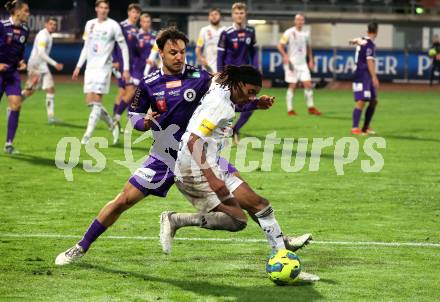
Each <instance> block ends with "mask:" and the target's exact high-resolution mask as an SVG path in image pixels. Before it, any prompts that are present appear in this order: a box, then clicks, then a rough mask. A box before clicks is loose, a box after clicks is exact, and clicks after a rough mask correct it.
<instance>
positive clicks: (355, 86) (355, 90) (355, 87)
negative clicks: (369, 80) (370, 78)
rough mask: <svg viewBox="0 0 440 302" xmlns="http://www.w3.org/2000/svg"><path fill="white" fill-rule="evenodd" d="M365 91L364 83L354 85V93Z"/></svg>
mask: <svg viewBox="0 0 440 302" xmlns="http://www.w3.org/2000/svg"><path fill="white" fill-rule="evenodd" d="M363 89H364V85H362V83H353V91H354V92H359V91H362V90H363Z"/></svg>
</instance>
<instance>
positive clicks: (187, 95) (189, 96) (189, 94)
mask: <svg viewBox="0 0 440 302" xmlns="http://www.w3.org/2000/svg"><path fill="white" fill-rule="evenodd" d="M183 98H184V99H185V101H187V102H192V101H194V100H195V99H196V91H195V90H194V89H187V90H185V92H184V93H183Z"/></svg>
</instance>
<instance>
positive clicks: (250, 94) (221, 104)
mask: <svg viewBox="0 0 440 302" xmlns="http://www.w3.org/2000/svg"><path fill="white" fill-rule="evenodd" d="M261 86H262V76H261V74H260V72H259V71H258V70H257V69H256V68H255V67H253V66H250V65H241V66H233V65H228V66H226V67H225V69H224V71H223V72H222V73H220V74H219V75H218V76H217V78H216V79H215V82H214V83H213V84H212V85H211V87H210V90H209V91H208V92H207V93H206V94H205V96H204V97H203V98H202V100H201V103H200V105H199V107H198V108H197V109H196V111H195V112H194V113H193V115H192V117H191V120H190V121H189V124H188V127H187V129H186V132H185V134H183V136H182V139H181V141H180V147H179V152H178V155H177V161H176V166H175V171H174V172H175V175H176V182H175V183H176V186H177V187H178V189H179V190H180V191H181V192H182V194H183V195H184V196H185V197H186V198H187V199H188V200H189V201H190V202H191V203H192V205H193V206H194V207H195V208H196V209H197V210H198V211H199V213H195V214H186V213H170V214H171V215H172V216H171V217H170V216H169V215H168V213H166V212H165V214H166V215H168V219H173V221H174V223H173V224H174V227H173V229H174V231H173V232H175V231H176V229H177V228H182V227H187V226H204V227H205V228H208V229H212V230H227V231H231V232H237V231H240V230H242V229H244V228H245V227H246V224H247V217H246V214H245V213H244V211H243V209H242V207H241V206H240V205H241V204H243V203H244V201H245V200H254V201H255V200H258V201H259V202H258V204H259V205H260V206H261V208H260V209H258V210H256V211H255V213H253V215H254V218H255V219H256V220H257V221H258V224H259V225H260V227H261V229H262V230H263V232H264V234H265V235H266V238H267V241H268V243H269V245H270V247H271V248H272V250H273V251H277V250H280V249H285V248H286V245H285V242H284V236H283V233H282V231H281V227H280V225H279V224H278V222H277V220H276V218H275V215H274V212H273V209H272V206H271V204H270V203H269V201H267V200H266V199H264V198H263V197H261V196H259V195H258V194H256V193H255V192H254V191H253V190H252V188H251V187H250V186H249V185H248V184H247V183H245V182H244V181H243V180H242V179H241V178H239V177H237V176H236V175H235V174H231V173H230V172H228V171H227V170H224V168H222V167H221V166H220V164H219V157H220V152H221V150H222V149H223V148H224V146H225V140H226V139H227V138H228V137H231V136H232V133H233V131H232V122H233V120H234V118H235V106H236V105H243V104H245V103H248V102H249V101H252V100H255V98H256V96H257V94H258V93H259V91H260V90H261ZM272 101H273V99H272ZM162 215H163V214H162ZM173 216H174V217H173ZM161 227H162V226H161ZM170 235H171V236H167V237H168V239H171V237H173V235H174V234H170ZM163 241H165V240H163ZM161 243H162V244H164V243H163V242H162V240H161ZM300 279H301V280H304V281H317V280H319V277H318V276H316V275H312V274H307V273H302V275H300Z"/></svg>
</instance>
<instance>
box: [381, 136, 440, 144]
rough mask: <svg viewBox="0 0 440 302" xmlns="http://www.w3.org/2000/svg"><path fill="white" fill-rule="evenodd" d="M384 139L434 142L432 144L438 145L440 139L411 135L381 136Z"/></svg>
mask: <svg viewBox="0 0 440 302" xmlns="http://www.w3.org/2000/svg"><path fill="white" fill-rule="evenodd" d="M382 136H383V137H385V138H395V139H403V140H409V141H420V142H434V143H440V139H436V138H425V137H418V136H411V135H393V134H391V135H389V134H382Z"/></svg>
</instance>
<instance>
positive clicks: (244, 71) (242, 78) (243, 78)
mask: <svg viewBox="0 0 440 302" xmlns="http://www.w3.org/2000/svg"><path fill="white" fill-rule="evenodd" d="M216 82H217V83H219V84H220V86H222V87H227V88H229V89H230V90H237V89H239V88H240V84H241V83H244V84H252V85H255V86H259V87H261V82H262V76H261V73H260V72H259V71H258V70H257V69H256V68H255V67H253V66H251V65H241V66H235V65H227V66H226V68H225V70H223V72H221V73H220V74H219V75H218V76H217V79H216Z"/></svg>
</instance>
